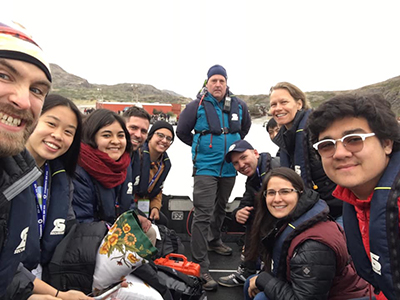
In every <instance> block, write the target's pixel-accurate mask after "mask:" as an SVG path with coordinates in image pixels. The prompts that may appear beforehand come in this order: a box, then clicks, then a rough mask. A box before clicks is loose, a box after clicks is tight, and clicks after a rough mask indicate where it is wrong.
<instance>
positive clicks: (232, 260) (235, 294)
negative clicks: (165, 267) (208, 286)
mask: <svg viewBox="0 0 400 300" xmlns="http://www.w3.org/2000/svg"><path fill="white" fill-rule="evenodd" d="M183 244H184V245H185V256H186V257H187V259H188V260H190V261H192V254H191V251H190V242H189V241H185V242H183ZM225 244H227V245H228V246H229V247H231V248H232V250H233V254H232V255H231V256H223V255H219V254H217V253H215V252H208V257H209V259H210V273H211V276H212V277H213V278H214V279H215V280H217V279H218V278H219V277H221V276H226V275H230V274H232V273H233V272H235V271H236V269H237V267H238V265H239V263H240V252H241V251H240V250H241V246H239V245H238V243H237V242H225ZM219 299H221V300H223V299H229V300H242V299H244V297H243V286H241V287H234V288H228V287H224V286H221V285H218V290H217V291H216V292H207V300H219Z"/></svg>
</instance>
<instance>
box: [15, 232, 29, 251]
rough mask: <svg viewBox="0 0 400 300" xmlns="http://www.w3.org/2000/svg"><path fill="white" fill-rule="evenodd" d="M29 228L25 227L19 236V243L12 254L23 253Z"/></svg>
mask: <svg viewBox="0 0 400 300" xmlns="http://www.w3.org/2000/svg"><path fill="white" fill-rule="evenodd" d="M28 231H29V227H25V228H24V229H23V230H22V231H21V234H20V237H21V242H20V243H19V245H18V247H17V248H16V249H15V251H14V254H18V253H21V252H24V251H25V246H26V239H27V238H28Z"/></svg>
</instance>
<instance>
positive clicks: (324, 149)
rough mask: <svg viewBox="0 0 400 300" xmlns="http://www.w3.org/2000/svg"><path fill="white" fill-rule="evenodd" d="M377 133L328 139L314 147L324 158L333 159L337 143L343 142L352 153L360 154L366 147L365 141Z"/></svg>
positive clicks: (353, 134)
mask: <svg viewBox="0 0 400 300" xmlns="http://www.w3.org/2000/svg"><path fill="white" fill-rule="evenodd" d="M374 135H375V133H373V132H372V133H352V134H348V135H345V136H344V137H342V138H341V139H337V140H334V139H326V140H322V141H319V142H317V143H315V144H314V145H313V147H314V148H315V150H317V151H318V153H319V155H321V157H324V158H329V157H332V156H333V155H334V154H335V151H336V143H337V142H339V141H340V142H342V144H343V146H344V147H345V148H346V149H347V151H350V152H352V153H355V152H359V151H361V150H362V149H363V147H364V141H365V139H366V138H368V137H371V136H374Z"/></svg>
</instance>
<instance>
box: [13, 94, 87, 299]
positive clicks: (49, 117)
mask: <svg viewBox="0 0 400 300" xmlns="http://www.w3.org/2000/svg"><path fill="white" fill-rule="evenodd" d="M81 130H82V117H81V113H80V111H79V109H78V108H77V106H76V105H75V104H74V103H73V102H72V101H71V100H69V99H67V98H65V97H62V96H60V95H57V94H51V95H49V96H47V97H46V99H45V101H44V103H43V108H42V113H41V115H40V118H39V121H38V124H37V126H36V128H35V130H34V131H33V132H32V134H31V135H30V137H29V139H28V141H27V142H26V145H25V146H26V148H27V150H28V151H29V153H30V154H31V155H32V156H33V158H34V159H35V162H36V164H37V166H38V167H40V168H41V169H42V171H43V174H42V176H41V177H40V178H38V179H37V180H36V181H35V182H34V183H33V184H32V192H33V195H34V196H35V197H34V198H35V200H36V206H37V221H36V224H37V226H32V227H31V228H30V229H29V235H28V240H27V247H26V251H25V253H26V255H25V256H24V259H23V264H24V267H26V268H27V269H28V270H31V271H32V273H33V274H34V275H35V276H36V278H35V279H34V281H33V286H34V289H33V295H32V296H31V297H30V298H29V299H39V298H40V299H45V298H46V299H47V297H49V296H50V295H51V296H54V295H55V296H56V297H58V298H61V299H91V298H89V297H86V296H85V294H84V293H82V292H79V291H73V290H70V291H66V292H63V291H58V290H57V289H55V288H53V287H51V286H48V285H46V284H43V282H42V281H40V279H43V280H44V281H45V282H47V281H48V279H49V278H48V277H49V276H48V274H47V270H48V269H47V266H48V264H49V262H50V260H51V258H52V256H53V254H54V252H55V250H56V247H57V246H58V245H59V244H60V242H61V241H62V239H63V238H64V236H65V234H66V232H67V230H68V228H69V227H70V225H72V224H73V223H75V214H74V211H73V208H72V195H73V184H72V178H73V176H74V173H75V168H76V165H77V161H78V157H79V151H80V142H81ZM32 231H33V232H32ZM21 278H22V277H21ZM23 286H24V284H22V283H21V282H20V287H21V288H22V287H23ZM19 297H20V298H18V299H23V296H22V295H19ZM58 298H57V299H58Z"/></svg>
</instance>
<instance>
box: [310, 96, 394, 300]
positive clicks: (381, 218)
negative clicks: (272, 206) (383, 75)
mask: <svg viewBox="0 0 400 300" xmlns="http://www.w3.org/2000/svg"><path fill="white" fill-rule="evenodd" d="M308 131H309V133H310V138H311V142H312V143H313V146H314V148H315V149H317V151H318V153H319V155H320V157H321V160H322V165H323V167H324V170H325V172H326V174H327V176H328V177H329V178H330V179H331V180H332V181H334V182H335V183H336V184H337V188H336V189H335V191H334V192H333V195H334V196H335V197H337V198H338V199H341V200H343V201H344V206H343V219H344V229H345V232H346V237H347V245H348V249H349V251H350V254H351V256H352V258H353V260H354V263H355V266H356V269H357V272H358V274H360V275H361V277H363V278H364V279H365V280H367V281H368V282H369V283H370V284H371V285H372V286H373V288H374V291H375V293H377V295H376V298H377V299H378V300H380V299H400V284H399V282H400V271H399V270H400V235H399V232H400V230H399V227H400V226H399V207H400V130H399V124H398V122H397V120H396V116H395V114H394V113H393V111H391V108H390V103H389V102H388V101H386V100H385V99H384V98H383V97H382V96H381V95H370V96H356V95H351V94H347V95H341V96H337V97H334V98H332V99H330V100H329V101H327V102H325V103H323V104H321V105H320V106H319V107H318V109H316V110H315V111H314V112H313V113H312V114H311V115H310V117H309V119H308ZM379 291H381V292H380V293H379Z"/></svg>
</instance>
